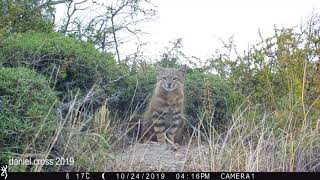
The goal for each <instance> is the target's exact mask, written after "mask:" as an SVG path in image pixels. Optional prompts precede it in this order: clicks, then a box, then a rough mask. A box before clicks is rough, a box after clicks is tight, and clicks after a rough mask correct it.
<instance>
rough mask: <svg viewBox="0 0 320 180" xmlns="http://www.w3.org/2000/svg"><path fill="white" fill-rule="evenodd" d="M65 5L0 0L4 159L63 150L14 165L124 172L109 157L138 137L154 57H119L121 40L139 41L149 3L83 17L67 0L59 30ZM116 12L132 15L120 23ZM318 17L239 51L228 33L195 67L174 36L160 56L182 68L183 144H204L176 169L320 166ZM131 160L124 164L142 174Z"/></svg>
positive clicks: (130, 1)
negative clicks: (57, 15)
mask: <svg viewBox="0 0 320 180" xmlns="http://www.w3.org/2000/svg"><path fill="white" fill-rule="evenodd" d="M61 2H64V1H50V0H48V1H42V2H41V3H40V2H38V1H33V0H20V1H3V2H1V3H0V159H1V163H2V161H3V162H7V161H8V160H9V159H11V158H18V159H19V158H20V159H21V158H32V159H47V160H50V159H55V158H67V157H68V158H71V159H69V161H68V163H65V164H60V165H57V166H53V165H45V164H36V165H33V166H26V165H21V166H14V165H10V166H11V167H10V169H11V170H14V171H65V170H66V171H67V170H70V171H72V170H74V171H105V170H127V168H128V167H129V165H128V164H124V165H123V164H121V163H120V164H119V163H118V164H117V163H115V164H114V162H116V159H117V156H116V155H114V154H115V152H117V150H118V149H119V148H120V149H123V150H125V149H127V148H128V144H138V143H137V139H136V137H134V136H132V134H130V133H129V132H131V130H132V129H134V130H137V127H136V126H128V124H130V123H132V122H134V119H135V117H137V115H140V114H141V113H143V111H144V110H145V107H146V105H147V103H148V100H149V98H150V97H151V93H152V90H153V88H154V84H155V68H154V65H155V64H154V63H151V61H148V59H147V58H146V57H144V56H143V55H142V54H141V52H139V51H138V50H137V52H136V53H135V54H134V55H133V56H132V57H131V56H130V57H129V56H128V57H127V58H125V59H121V52H120V51H119V49H118V47H119V46H120V45H121V43H125V41H124V40H123V39H120V38H119V35H120V34H121V33H123V32H124V31H129V32H130V33H131V35H132V36H134V37H138V36H139V35H140V34H139V33H137V32H139V30H135V31H132V28H133V27H136V25H137V24H138V23H140V22H143V21H145V20H150V19H151V17H152V16H153V15H154V13H155V11H153V10H152V9H149V10H148V11H147V10H144V9H143V8H142V7H144V6H141V3H142V1H136V0H125V1H122V0H121V1H120V0H119V2H118V3H116V5H118V6H117V7H114V6H112V5H99V4H98V5H99V6H102V7H103V8H106V9H107V11H106V12H107V13H106V14H104V15H105V16H104V15H98V16H97V17H95V18H94V19H92V20H90V22H89V23H88V24H81V21H79V19H77V18H76V17H74V16H75V12H78V11H79V10H81V9H82V8H80V7H78V6H79V5H81V4H82V3H85V2H86V1H83V2H82V3H80V4H79V3H78V4H77V2H76V1H73V0H71V1H67V2H66V5H67V8H68V13H67V17H66V19H65V20H66V21H65V22H64V23H63V24H62V25H61V26H60V25H59V26H58V25H55V24H54V23H53V22H54V21H53V20H54V5H55V4H59V3H61ZM146 3H147V2H146ZM123 11H128V12H130V13H129V14H128V17H130V18H129V19H130V20H128V19H126V21H121V18H122V14H123ZM141 17H142V19H140V18H141ZM31 19H32V21H31ZM124 22H126V23H127V24H126V23H124ZM319 22H320V16H318V15H314V16H313V17H312V18H311V19H310V20H309V21H308V22H307V23H306V24H305V25H302V26H301V27H300V29H299V30H298V29H292V28H283V29H277V28H275V31H274V35H273V36H271V37H267V38H263V37H261V42H260V43H259V44H257V45H255V46H252V47H250V48H249V49H248V50H247V51H246V52H244V53H243V54H239V53H237V51H236V48H235V44H234V43H233V41H232V39H230V40H229V42H227V43H225V44H224V46H223V47H222V48H220V49H219V50H217V51H216V52H215V53H214V54H213V55H212V57H211V58H209V59H207V60H206V62H205V63H201V64H204V65H202V66H196V64H197V62H195V61H198V60H197V59H192V58H190V57H186V55H185V54H184V53H183V52H182V50H181V48H182V43H181V41H182V40H181V39H178V40H176V41H174V42H171V45H172V47H171V48H167V52H164V53H163V54H162V55H161V56H160V57H159V58H158V60H157V63H159V64H160V65H161V66H163V67H179V66H181V65H182V64H186V63H187V64H188V66H189V67H188V70H187V74H186V80H185V92H186V95H185V97H186V103H185V104H186V114H187V119H188V122H189V123H188V127H189V129H190V130H191V131H190V132H188V133H189V134H186V137H188V139H186V142H185V143H184V145H183V146H182V148H186V149H187V150H186V152H188V151H189V150H190V151H191V152H192V150H193V147H194V146H196V147H197V148H201V147H204V146H205V147H206V148H207V151H206V153H204V152H202V151H200V150H198V149H196V150H197V154H199V155H200V156H199V157H198V156H197V157H195V154H196V153H194V154H192V153H191V154H185V164H186V165H183V166H182V167H181V170H193V171H194V170H201V171H320V163H319V159H320V142H319V141H320V134H319V133H320V100H319V99H320V60H319V57H320V35H319V28H320V23H319ZM109 23H111V24H109ZM55 26H56V28H57V29H56V30H55V29H54V27H55ZM99 27H100V28H99ZM120 32H121V33H120ZM137 49H139V48H137ZM113 54H115V55H113ZM202 61H203V60H202ZM128 128H129V129H128ZM198 152H199V153H198ZM197 158H200V159H197ZM110 162H113V163H110ZM122 163H124V162H122ZM130 163H131V162H130ZM132 163H133V160H132ZM132 163H131V164H130V169H132V170H144V169H143V167H141V169H134V168H137V167H139V168H140V166H136V165H134V164H132ZM111 165H112V166H111Z"/></svg>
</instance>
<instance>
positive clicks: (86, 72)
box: [0, 33, 122, 94]
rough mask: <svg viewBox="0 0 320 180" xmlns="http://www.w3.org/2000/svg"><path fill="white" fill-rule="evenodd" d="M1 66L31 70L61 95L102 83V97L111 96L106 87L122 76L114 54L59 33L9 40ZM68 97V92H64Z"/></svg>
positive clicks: (4, 45) (3, 45)
mask: <svg viewBox="0 0 320 180" xmlns="http://www.w3.org/2000/svg"><path fill="white" fill-rule="evenodd" d="M0 47H1V48H0V64H3V65H4V66H7V67H8V66H9V67H20V66H24V67H29V68H33V69H36V70H37V72H39V73H41V74H43V75H46V76H47V77H50V79H51V83H52V84H55V88H56V89H57V90H58V91H61V92H67V91H69V90H70V91H77V90H78V89H80V90H81V91H82V92H87V91H88V90H89V89H90V88H91V87H92V86H93V84H95V83H97V82H101V85H102V86H101V87H106V88H104V89H103V91H102V92H101V94H109V93H110V92H111V91H112V90H113V88H112V86H105V85H107V84H108V83H109V81H110V80H113V79H115V78H117V77H118V76H117V75H119V74H121V72H122V71H121V69H118V68H117V65H116V63H115V60H114V58H113V56H112V55H111V54H106V53H102V52H99V51H98V50H97V49H95V47H94V46H93V45H92V44H90V43H87V42H84V41H81V40H78V39H75V38H72V37H65V36H63V35H62V34H59V33H49V34H48V33H22V34H15V35H14V36H10V37H7V38H5V39H4V40H3V41H2V42H1V43H0ZM64 94H67V93H64Z"/></svg>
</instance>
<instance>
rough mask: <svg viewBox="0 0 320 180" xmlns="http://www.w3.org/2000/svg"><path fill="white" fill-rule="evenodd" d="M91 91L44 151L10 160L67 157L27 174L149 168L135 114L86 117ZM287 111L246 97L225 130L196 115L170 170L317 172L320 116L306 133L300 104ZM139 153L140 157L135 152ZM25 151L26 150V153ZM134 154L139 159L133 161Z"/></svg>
mask: <svg viewBox="0 0 320 180" xmlns="http://www.w3.org/2000/svg"><path fill="white" fill-rule="evenodd" d="M92 92H93V91H90V92H89V93H88V95H87V96H86V97H85V98H82V99H80V98H79V97H78V95H75V98H74V100H73V101H72V103H70V104H69V107H68V112H67V113H66V115H65V116H61V119H60V121H59V122H60V124H59V127H57V128H56V131H55V133H54V135H53V136H52V137H51V141H50V143H49V144H48V145H47V148H46V151H45V152H38V153H34V154H32V155H31V154H29V153H23V154H19V155H16V157H15V158H27V157H33V158H34V159H47V160H48V159H55V158H65V159H68V158H69V162H65V163H64V164H60V165H53V166H43V165H35V166H32V167H31V169H29V170H30V171H128V170H132V171H144V170H150V167H148V165H144V161H148V159H146V158H148V157H147V156H145V154H146V153H153V150H154V149H153V150H152V149H148V148H149V145H148V144H145V145H143V147H144V148H145V149H143V152H142V155H141V149H140V150H139V149H138V147H140V148H141V144H140V143H139V142H138V138H136V137H135V136H134V134H135V133H132V130H137V127H138V125H139V123H136V124H131V125H128V123H129V122H131V121H132V119H133V117H134V116H136V115H137V111H134V112H133V114H131V115H130V116H125V119H121V118H120V117H118V116H111V115H110V114H111V113H110V112H109V110H108V109H107V108H106V106H102V107H101V108H99V109H98V110H97V111H96V112H95V113H90V112H89V108H88V107H87V106H85V105H84V104H85V103H84V102H85V101H86V100H87V99H88V98H89V97H90V96H92V94H91V93H92ZM288 107H290V108H283V109H278V110H275V111H272V112H267V111H264V110H263V109H262V108H261V107H260V106H259V105H255V104H251V103H250V101H249V100H248V99H247V100H245V101H244V102H243V103H242V104H241V105H239V106H238V109H237V110H236V111H235V112H234V113H233V115H232V117H231V119H229V123H227V124H226V128H225V131H224V132H220V131H219V130H218V129H217V127H215V126H214V125H212V126H208V123H207V122H208V121H209V122H210V121H211V120H212V118H213V116H212V115H210V114H209V113H208V114H205V113H204V114H205V115H203V116H199V119H198V122H200V123H199V124H198V125H197V126H196V127H194V131H193V132H192V133H191V134H186V137H188V138H187V139H186V141H185V142H184V144H183V145H181V146H180V150H178V151H177V153H181V156H182V157H183V158H180V160H181V162H182V163H180V164H179V165H178V166H176V167H175V169H174V170H177V171H268V172H269V171H320V118H319V117H311V119H312V121H313V122H315V123H313V124H314V125H313V126H311V127H309V128H307V129H306V128H305V126H303V124H301V123H299V122H300V121H301V117H300V116H297V112H302V111H301V108H302V107H301V105H300V106H299V105H294V106H292V107H291V106H288ZM139 108H140V107H139ZM308 112H309V111H308ZM205 123H206V124H205ZM209 124H210V123H209ZM203 129H205V131H204V130H203ZM34 142H36V141H34ZM129 145H131V146H129ZM139 145H140V146H139ZM164 146H167V145H160V144H158V147H159V148H160V147H164ZM29 147H32V146H29ZM128 149H130V151H129V150H128ZM181 149H182V150H181ZM138 151H140V154H139V155H138V154H136V152H138ZM24 152H29V151H28V149H26V150H25V151H24ZM118 152H121V153H122V154H123V153H126V155H127V159H125V160H120V161H119V160H118V161H117V159H118V157H117V156H118V155H119V153H118ZM164 152H173V153H174V151H173V150H172V149H161V148H160V149H158V151H155V152H154V156H162V155H163V153H164ZM135 156H142V157H139V158H140V159H139V161H136V160H135ZM144 158H145V159H144ZM160 158H161V157H160ZM70 159H73V160H72V162H71V161H70ZM172 161H175V159H172ZM156 165H157V164H156V162H155V164H154V166H155V167H153V168H154V169H151V170H159V171H162V170H166V168H165V167H156ZM13 169H14V168H13ZM16 170H17V171H21V169H16ZM167 170H168V169H167ZM169 170H170V169H169ZM171 170H172V169H171Z"/></svg>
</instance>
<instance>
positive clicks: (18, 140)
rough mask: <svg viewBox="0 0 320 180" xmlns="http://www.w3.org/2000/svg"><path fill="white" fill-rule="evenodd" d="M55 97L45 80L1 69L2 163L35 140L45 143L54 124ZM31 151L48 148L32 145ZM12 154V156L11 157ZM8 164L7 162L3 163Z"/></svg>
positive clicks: (33, 74) (21, 70) (29, 72)
mask: <svg viewBox="0 0 320 180" xmlns="http://www.w3.org/2000/svg"><path fill="white" fill-rule="evenodd" d="M57 103H58V101H57V93H56V92H55V91H53V90H52V89H51V88H50V87H49V85H48V80H47V79H46V78H45V77H43V76H41V75H39V74H37V73H36V72H35V71H32V70H29V69H25V68H5V67H1V68H0V144H1V147H0V148H1V150H0V152H3V154H2V153H1V154H0V158H1V159H6V158H8V157H10V154H11V153H22V150H24V148H25V147H26V146H27V145H30V144H31V142H32V141H34V138H35V137H36V136H37V141H35V142H41V143H44V142H46V140H48V139H49V138H48V137H50V135H51V134H52V133H53V132H54V129H55V128H56V124H57V122H58V121H57V113H56V110H55V108H56V105H57ZM38 133H39V134H38ZM32 145H37V147H31V149H33V150H34V151H37V150H40V149H42V150H43V149H44V148H46V147H47V145H48V144H45V143H44V144H43V146H41V144H39V143H32ZM10 152H11V153H10ZM5 162H7V161H5Z"/></svg>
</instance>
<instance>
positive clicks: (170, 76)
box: [157, 66, 186, 92]
mask: <svg viewBox="0 0 320 180" xmlns="http://www.w3.org/2000/svg"><path fill="white" fill-rule="evenodd" d="M185 71H186V66H182V67H180V68H179V69H176V68H161V67H157V83H158V85H159V86H160V87H161V88H163V89H164V90H165V91H168V92H171V91H174V90H177V89H179V88H182V87H183V82H184V75H185Z"/></svg>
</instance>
